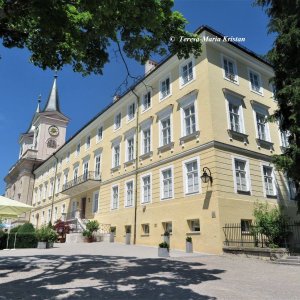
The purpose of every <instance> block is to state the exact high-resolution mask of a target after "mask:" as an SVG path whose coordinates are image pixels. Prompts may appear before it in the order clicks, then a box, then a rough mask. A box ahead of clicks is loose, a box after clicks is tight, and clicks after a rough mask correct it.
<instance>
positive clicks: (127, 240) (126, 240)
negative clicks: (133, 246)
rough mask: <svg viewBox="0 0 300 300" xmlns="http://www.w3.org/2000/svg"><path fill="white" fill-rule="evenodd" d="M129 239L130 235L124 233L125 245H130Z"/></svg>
mask: <svg viewBox="0 0 300 300" xmlns="http://www.w3.org/2000/svg"><path fill="white" fill-rule="evenodd" d="M130 238H131V234H130V233H126V235H125V244H126V245H130Z"/></svg>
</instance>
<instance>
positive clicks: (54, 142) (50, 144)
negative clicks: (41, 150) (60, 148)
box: [47, 139, 57, 149]
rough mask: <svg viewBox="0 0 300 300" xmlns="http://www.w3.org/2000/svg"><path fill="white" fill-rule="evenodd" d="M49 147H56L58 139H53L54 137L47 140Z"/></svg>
mask: <svg viewBox="0 0 300 300" xmlns="http://www.w3.org/2000/svg"><path fill="white" fill-rule="evenodd" d="M47 147H48V148H53V149H56V147H57V143H56V140H53V139H50V140H48V141H47Z"/></svg>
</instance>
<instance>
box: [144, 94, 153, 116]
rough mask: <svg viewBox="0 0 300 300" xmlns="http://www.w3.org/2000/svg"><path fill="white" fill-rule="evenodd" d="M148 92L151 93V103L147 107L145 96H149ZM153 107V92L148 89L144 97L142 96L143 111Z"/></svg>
mask: <svg viewBox="0 0 300 300" xmlns="http://www.w3.org/2000/svg"><path fill="white" fill-rule="evenodd" d="M148 94H150V105H149V106H148V107H145V97H146V96H147V98H148ZM151 107H152V92H151V91H147V92H146V93H144V94H143V98H142V113H143V112H146V111H148V110H149V109H151Z"/></svg>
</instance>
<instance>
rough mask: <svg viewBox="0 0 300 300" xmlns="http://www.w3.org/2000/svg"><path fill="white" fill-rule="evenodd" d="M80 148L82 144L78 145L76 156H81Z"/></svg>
mask: <svg viewBox="0 0 300 300" xmlns="http://www.w3.org/2000/svg"><path fill="white" fill-rule="evenodd" d="M80 148H81V143H80V142H79V143H78V144H77V145H76V156H79V154H80Z"/></svg>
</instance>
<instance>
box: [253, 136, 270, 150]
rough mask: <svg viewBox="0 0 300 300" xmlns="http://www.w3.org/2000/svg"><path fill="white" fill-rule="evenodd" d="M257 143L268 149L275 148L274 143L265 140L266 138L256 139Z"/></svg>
mask: <svg viewBox="0 0 300 300" xmlns="http://www.w3.org/2000/svg"><path fill="white" fill-rule="evenodd" d="M256 143H257V145H258V146H260V147H262V148H266V149H270V150H272V149H273V146H274V143H272V142H269V141H265V140H261V139H258V138H257V139H256Z"/></svg>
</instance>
